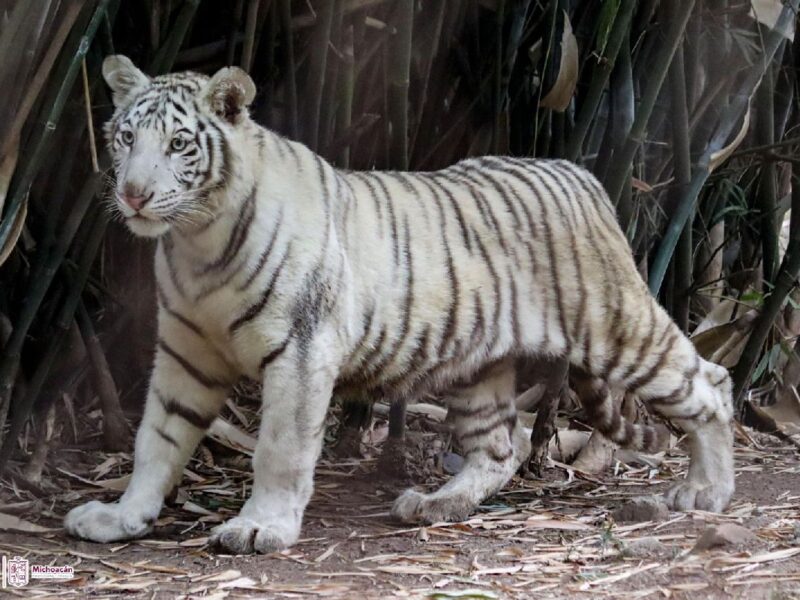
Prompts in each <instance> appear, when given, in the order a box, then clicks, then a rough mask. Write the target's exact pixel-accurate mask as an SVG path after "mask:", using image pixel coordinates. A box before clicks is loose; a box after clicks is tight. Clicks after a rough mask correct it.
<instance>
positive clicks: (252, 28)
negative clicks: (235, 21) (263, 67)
mask: <svg viewBox="0 0 800 600" xmlns="http://www.w3.org/2000/svg"><path fill="white" fill-rule="evenodd" d="M260 4H261V0H248V4H247V17H246V18H245V26H244V46H243V47H242V63H241V64H242V69H244V70H245V71H247V72H248V73H249V72H250V68H251V67H252V66H253V47H254V46H255V37H256V24H257V23H258V7H259V5H260Z"/></svg>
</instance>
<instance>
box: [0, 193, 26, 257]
mask: <svg viewBox="0 0 800 600" xmlns="http://www.w3.org/2000/svg"><path fill="white" fill-rule="evenodd" d="M27 216H28V196H27V194H26V195H25V199H24V200H23V201H22V206H20V208H19V211H17V215H16V217H15V218H14V223H13V225H12V226H11V231H10V232H9V234H8V237H7V238H6V243H5V246H3V247H2V248H0V266H2V264H3V263H4V262H6V260H7V259H8V257H9V256H10V255H11V251H12V250H13V249H14V246H16V245H17V240H18V239H19V236H20V235H22V226H23V225H25V217H27Z"/></svg>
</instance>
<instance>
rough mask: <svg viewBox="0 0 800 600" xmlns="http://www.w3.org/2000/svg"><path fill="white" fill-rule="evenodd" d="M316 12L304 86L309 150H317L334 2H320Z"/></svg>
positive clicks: (324, 0)
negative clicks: (306, 78)
mask: <svg viewBox="0 0 800 600" xmlns="http://www.w3.org/2000/svg"><path fill="white" fill-rule="evenodd" d="M321 4H322V5H321V7H320V8H319V11H318V21H319V22H318V23H317V24H316V26H315V27H314V32H313V36H312V40H311V55H310V57H309V67H308V83H307V85H306V100H305V102H306V106H307V112H306V116H305V123H304V124H305V127H306V131H305V132H304V133H305V135H304V136H303V137H304V138H305V140H306V141H307V143H308V146H309V148H311V149H312V150H315V151H316V150H317V149H318V148H319V123H320V110H321V107H322V91H323V90H324V89H325V77H326V74H327V73H326V68H327V61H328V46H330V43H331V25H332V24H333V12H334V8H335V4H336V2H335V1H334V0H322V3H321Z"/></svg>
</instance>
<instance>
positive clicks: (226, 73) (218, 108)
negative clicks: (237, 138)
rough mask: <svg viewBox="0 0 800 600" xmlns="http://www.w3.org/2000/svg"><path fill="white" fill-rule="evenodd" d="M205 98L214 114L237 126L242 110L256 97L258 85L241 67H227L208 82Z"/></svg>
mask: <svg viewBox="0 0 800 600" xmlns="http://www.w3.org/2000/svg"><path fill="white" fill-rule="evenodd" d="M204 96H205V98H206V100H207V101H208V104H209V106H210V107H211V110H212V111H214V114H216V115H217V116H218V117H219V118H221V119H223V120H225V121H227V122H228V123H230V124H231V125H236V124H237V123H239V121H241V118H242V112H243V110H242V109H244V108H245V107H247V106H249V105H250V103H251V102H252V101H253V98H255V97H256V85H255V84H254V83H253V80H252V79H250V75H248V74H247V73H246V72H244V71H243V70H242V69H240V68H239V67H225V68H223V69H220V70H219V71H217V72H216V73H215V74H214V76H213V77H212V78H211V81H209V82H208V84H207V85H206V88H205V90H204Z"/></svg>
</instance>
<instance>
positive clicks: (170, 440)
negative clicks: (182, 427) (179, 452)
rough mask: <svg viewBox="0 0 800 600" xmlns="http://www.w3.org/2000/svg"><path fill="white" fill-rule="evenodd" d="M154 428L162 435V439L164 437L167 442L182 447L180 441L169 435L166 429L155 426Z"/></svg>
mask: <svg viewBox="0 0 800 600" xmlns="http://www.w3.org/2000/svg"><path fill="white" fill-rule="evenodd" d="M154 429H155V431H156V433H157V434H158V435H160V436H161V439H163V440H164V441H165V442H167V443H168V444H172V445H173V446H174V447H175V448H180V446H178V442H176V441H175V438H174V437H172V436H171V435H169V434H168V433H167V432H166V431H164V430H163V429H161V428H160V427H154Z"/></svg>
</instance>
